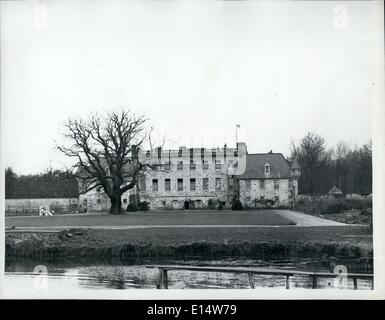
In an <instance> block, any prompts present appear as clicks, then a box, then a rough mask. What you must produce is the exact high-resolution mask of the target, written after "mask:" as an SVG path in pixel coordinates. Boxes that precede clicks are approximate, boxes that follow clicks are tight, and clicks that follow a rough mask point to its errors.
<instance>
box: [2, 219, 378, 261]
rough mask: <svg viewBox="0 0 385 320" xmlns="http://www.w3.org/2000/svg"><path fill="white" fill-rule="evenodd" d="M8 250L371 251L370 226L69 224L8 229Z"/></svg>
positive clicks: (181, 253) (284, 254) (32, 253)
mask: <svg viewBox="0 0 385 320" xmlns="http://www.w3.org/2000/svg"><path fill="white" fill-rule="evenodd" d="M6 255H7V256H13V257H30V258H62V257H71V256H72V257H120V258H121V259H129V258H133V257H148V258H153V257H175V258H183V257H208V258H221V257H230V256H231V257H238V256H239V257H250V258H258V259H268V258H277V259H285V258H293V257H299V258H301V257H303V258H308V257H309V258H310V257H312V258H313V257H329V256H342V257H359V256H372V255H373V250H372V236H371V231H370V228H368V227H357V226H356V227H353V226H323V227H321V226H319V227H294V226H286V227H278V228H274V227H259V228H236V227H234V228H182V227H181V228H167V227H164V228H147V229H130V230H94V229H93V230H91V229H68V230H64V231H62V232H60V233H52V234H42V233H40V234H38V233H7V234H6Z"/></svg>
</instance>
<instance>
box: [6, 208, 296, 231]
mask: <svg viewBox="0 0 385 320" xmlns="http://www.w3.org/2000/svg"><path fill="white" fill-rule="evenodd" d="M292 224H294V222H292V221H291V220H289V219H287V218H284V217H282V216H280V215H279V214H277V213H275V212H274V211H272V210H255V211H247V212H239V211H222V212H218V211H183V212H135V213H126V214H123V215H118V216H117V215H114V216H113V215H107V214H105V215H100V214H99V215H92V214H90V215H62V216H53V217H39V216H33V217H31V216H29V217H6V219H5V225H6V227H7V228H8V227H12V226H15V227H47V226H68V227H70V226H84V227H86V226H135V225H267V226H271V225H274V226H280V225H292Z"/></svg>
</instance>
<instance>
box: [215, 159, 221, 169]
mask: <svg viewBox="0 0 385 320" xmlns="http://www.w3.org/2000/svg"><path fill="white" fill-rule="evenodd" d="M215 169H222V164H221V161H220V160H215Z"/></svg>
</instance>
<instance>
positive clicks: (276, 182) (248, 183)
mask: <svg viewBox="0 0 385 320" xmlns="http://www.w3.org/2000/svg"><path fill="white" fill-rule="evenodd" d="M259 188H260V189H265V180H259ZM289 188H293V180H291V179H290V180H289ZM250 189H251V181H250V180H246V190H250ZM274 190H279V180H274Z"/></svg>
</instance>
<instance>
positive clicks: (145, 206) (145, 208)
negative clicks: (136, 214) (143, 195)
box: [138, 201, 150, 211]
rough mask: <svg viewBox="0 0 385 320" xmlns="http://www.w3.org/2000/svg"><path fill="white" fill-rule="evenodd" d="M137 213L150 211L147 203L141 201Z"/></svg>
mask: <svg viewBox="0 0 385 320" xmlns="http://www.w3.org/2000/svg"><path fill="white" fill-rule="evenodd" d="M138 210H139V211H148V210H150V204H149V203H148V202H147V201H142V202H139V203H138Z"/></svg>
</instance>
